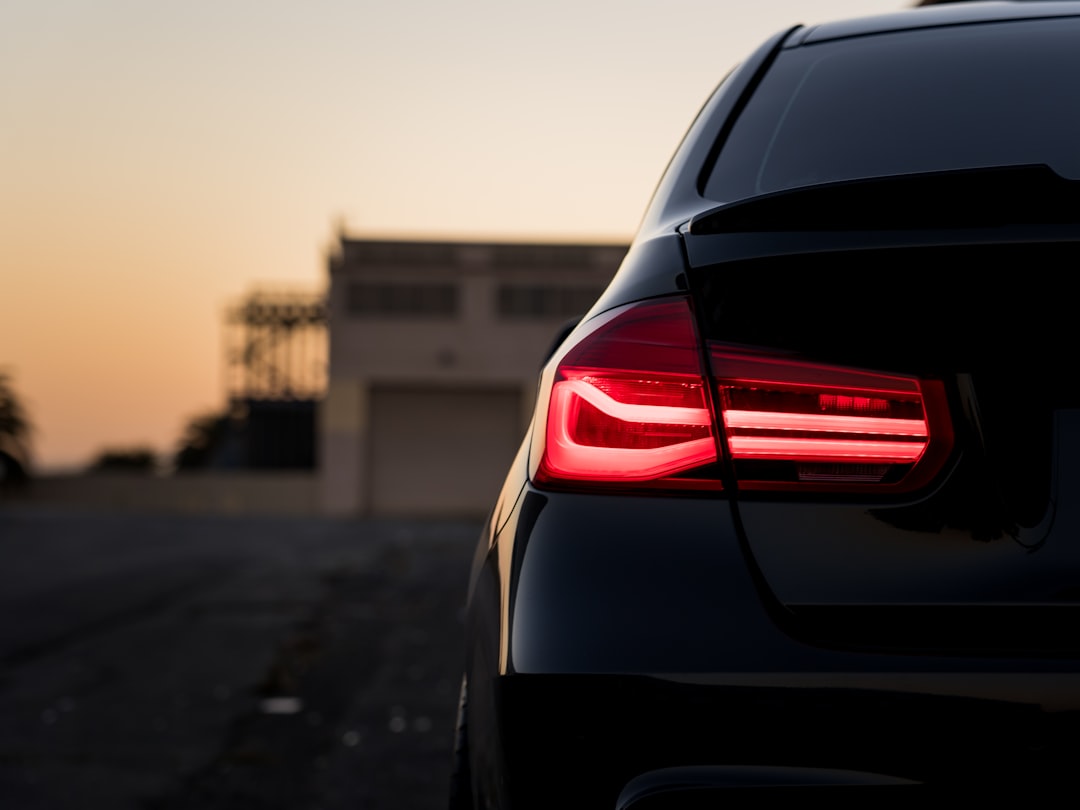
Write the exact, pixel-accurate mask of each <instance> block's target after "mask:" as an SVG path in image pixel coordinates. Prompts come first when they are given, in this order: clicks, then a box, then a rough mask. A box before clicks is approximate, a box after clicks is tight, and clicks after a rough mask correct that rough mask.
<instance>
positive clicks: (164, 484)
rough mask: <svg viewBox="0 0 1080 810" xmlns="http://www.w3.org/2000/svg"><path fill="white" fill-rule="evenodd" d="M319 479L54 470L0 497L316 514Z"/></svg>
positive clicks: (124, 507) (160, 509) (187, 510)
mask: <svg viewBox="0 0 1080 810" xmlns="http://www.w3.org/2000/svg"><path fill="white" fill-rule="evenodd" d="M318 480H319V479H318V474H317V473H316V472H314V471H307V472H250V471H242V472H204V473H185V474H183V475H176V476H170V477H156V476H147V475H131V474H123V473H109V474H94V475H53V476H42V477H39V478H35V479H33V480H32V481H30V482H29V483H28V484H27V486H26V487H25V488H22V489H20V490H19V491H17V492H9V493H6V494H4V495H3V496H2V497H0V502H8V503H21V504H29V505H39V506H61V507H75V508H80V509H94V510H98V509H100V510H106V511H119V512H126V511H130V512H152V513H179V514H210V515H260V514H261V515H316V514H318V513H319V491H318Z"/></svg>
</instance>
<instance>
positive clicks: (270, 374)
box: [225, 290, 329, 406]
mask: <svg viewBox="0 0 1080 810" xmlns="http://www.w3.org/2000/svg"><path fill="white" fill-rule="evenodd" d="M225 326H226V350H225V351H226V392H227V395H228V398H229V401H230V403H231V404H232V405H234V406H236V405H239V404H242V403H251V402H252V401H263V400H273V401H295V400H318V399H321V398H322V397H323V395H324V394H325V393H326V381H327V363H328V358H329V352H328V345H329V342H328V336H327V324H326V299H325V297H324V296H323V295H322V294H321V293H313V292H296V291H269V290H257V291H255V292H253V293H251V294H250V295H249V296H248V297H247V298H246V299H244V300H243V301H241V302H239V303H238V304H236V305H234V306H232V307H230V308H229V309H228V311H227V312H226V317H225Z"/></svg>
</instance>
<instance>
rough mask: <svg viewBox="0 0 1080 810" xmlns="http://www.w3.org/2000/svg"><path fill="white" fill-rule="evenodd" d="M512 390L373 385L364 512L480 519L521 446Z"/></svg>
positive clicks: (517, 398) (518, 408)
mask: <svg viewBox="0 0 1080 810" xmlns="http://www.w3.org/2000/svg"><path fill="white" fill-rule="evenodd" d="M521 413H522V404H521V391H520V390H519V389H513V390H507V389H494V390H492V389H452V390H448V389H418V388H383V387H376V388H375V389H373V391H372V396H371V423H370V430H371V433H370V437H371V443H370V447H371V454H370V456H369V460H370V466H369V468H368V481H369V486H370V500H369V503H370V504H371V511H372V512H374V513H375V514H380V515H410V514H411V515H448V516H452V515H481V516H482V515H483V514H484V513H486V512H487V510H488V509H489V508H490V507H491V505H492V504H493V503H494V502H495V498H496V496H497V495H498V492H499V488H500V487H501V486H502V481H503V478H504V476H505V475H506V470H507V469H508V468H509V466H510V462H511V460H512V459H513V458H514V453H516V452H517V448H518V445H519V444H520V443H521V439H522V436H523V435H524V429H523V427H522V424H521Z"/></svg>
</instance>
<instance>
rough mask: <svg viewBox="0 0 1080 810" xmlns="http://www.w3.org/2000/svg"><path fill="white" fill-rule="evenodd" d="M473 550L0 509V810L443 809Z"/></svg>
mask: <svg viewBox="0 0 1080 810" xmlns="http://www.w3.org/2000/svg"><path fill="white" fill-rule="evenodd" d="M479 533H480V525H479V523H473V522H468V521H457V522H437V521H410V520H367V521H361V520H334V519H321V518H318V519H316V518H287V519H283V518H273V519H271V518H255V517H213V518H210V517H164V516H153V515H118V514H103V513H96V514H95V513H90V512H73V511H55V510H48V509H44V508H41V507H26V506H12V505H0V553H2V554H3V557H2V559H3V565H2V566H0V807H3V808H13V809H16V810H21V809H22V808H26V810H36V809H37V808H43V809H44V808H48V809H49V810H66V809H67V808H76V807H77V808H80V809H81V810H87V808H109V810H114V809H116V810H123V809H124V808H139V810H181V809H183V810H187V809H188V808H192V809H193V808H291V809H294V810H304V809H311V810H315V809H316V808H318V809H320V810H332V809H334V808H401V809H402V810H413V809H415V810H421V809H423V810H429V809H431V808H442V807H444V806H445V804H446V789H447V781H448V778H449V766H450V748H451V742H452V731H453V723H454V713H455V710H456V699H457V689H458V682H459V677H460V671H461V661H462V656H463V652H462V650H463V646H462V625H461V612H462V611H461V609H462V605H463V602H464V598H465V589H466V584H467V576H468V564H469V560H470V558H471V556H472V553H473V550H474V547H475V544H476V541H477V538H478V537H479Z"/></svg>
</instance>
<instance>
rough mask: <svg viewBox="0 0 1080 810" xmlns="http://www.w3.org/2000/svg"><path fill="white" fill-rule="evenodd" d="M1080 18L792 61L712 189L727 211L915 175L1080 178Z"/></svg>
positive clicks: (739, 136) (920, 36)
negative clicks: (791, 192) (951, 172)
mask: <svg viewBox="0 0 1080 810" xmlns="http://www.w3.org/2000/svg"><path fill="white" fill-rule="evenodd" d="M1077 77H1080V20H1078V19H1076V18H1067V19H1061V18H1056V19H1053V20H1038V21H1024V22H1020V23H1017V22H1010V23H983V24H978V25H970V26H960V27H951V28H940V29H933V30H920V31H909V32H902V33H893V34H881V35H874V36H865V37H859V38H853V39H846V40H837V41H832V42H823V43H817V44H813V45H804V46H802V47H799V48H793V49H791V50H788V51H783V52H782V53H781V54H780V56H779V57H778V59H777V61H776V64H775V65H774V67H773V68H772V69H771V70H770V72H769V73H768V75H766V77H765V79H764V80H763V82H762V83H761V85H760V86H759V87H758V89H757V91H756V92H755V94H754V96H753V98H752V99H751V101H750V103H749V104H748V105H747V107H746V109H745V110H744V111H743V113H742V114H741V116H740V117H739V119H738V121H737V122H736V123H735V126H734V128H733V129H732V131H731V134H730V136H729V137H728V140H727V142H726V143H725V144H724V146H723V148H722V150H721V152H720V155H719V157H718V159H717V162H716V164H715V165H714V167H713V169H712V171H711V173H710V175H709V177H708V180H707V182H706V185H705V196H706V197H708V198H710V199H713V200H717V201H722V202H727V201H731V200H738V199H744V198H746V197H752V196H756V195H759V194H765V193H768V192H772V191H780V190H783V189H788V188H796V187H799V186H807V185H814V184H818V183H828V182H835V181H840V180H851V179H856V178H863V177H881V176H886V175H893V174H906V173H911V172H930V171H942V170H948V169H963V168H984V167H989V166H1012V165H1021V164H1032V163H1044V164H1047V165H1049V166H1050V167H1051V168H1053V169H1054V170H1055V171H1056V172H1057V173H1058V174H1061V175H1063V176H1065V177H1068V178H1071V179H1080V148H1078V144H1080V80H1078V78H1077Z"/></svg>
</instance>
